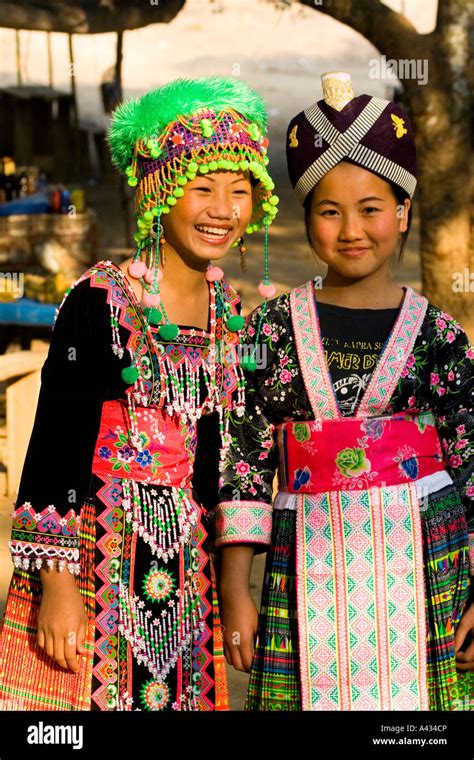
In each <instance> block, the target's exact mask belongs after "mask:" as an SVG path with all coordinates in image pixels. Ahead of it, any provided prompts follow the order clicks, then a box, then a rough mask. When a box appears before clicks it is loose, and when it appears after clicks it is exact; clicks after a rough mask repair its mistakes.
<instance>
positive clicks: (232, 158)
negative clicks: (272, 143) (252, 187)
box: [108, 77, 278, 242]
mask: <svg viewBox="0 0 474 760" xmlns="http://www.w3.org/2000/svg"><path fill="white" fill-rule="evenodd" d="M266 122H267V120H266V109H265V104H264V102H263V100H262V98H261V97H260V96H259V95H258V94H257V93H256V92H254V90H252V89H251V88H250V87H249V86H248V85H247V84H245V83H244V82H242V81H240V80H237V79H226V78H222V77H202V78H199V79H177V80H175V81H173V82H170V83H169V84H166V85H164V86H163V87H159V88H157V89H155V90H151V91H150V92H147V93H145V95H143V96H142V97H141V98H138V99H131V100H128V101H126V102H124V103H122V104H121V105H119V106H118V108H116V110H115V111H114V113H113V115H112V120H111V124H110V127H109V131H108V141H109V145H110V149H111V153H112V161H113V163H114V164H115V165H116V166H117V168H118V169H120V170H121V171H123V172H125V174H126V175H127V177H128V183H129V185H131V186H132V187H136V195H135V208H136V213H137V217H138V232H137V233H136V237H135V239H136V241H137V242H140V241H142V242H143V241H146V240H147V239H148V238H149V236H150V233H151V230H152V227H153V223H154V221H155V217H156V216H158V215H159V214H160V213H161V214H168V213H169V211H170V208H171V207H172V206H173V205H175V203H176V202H177V199H178V198H180V197H181V196H182V195H183V194H184V187H185V186H186V184H187V183H188V181H190V180H192V179H194V178H195V177H196V176H197V174H198V173H201V174H206V173H208V172H210V171H217V170H218V169H225V170H227V171H245V170H249V171H250V172H251V174H252V175H253V177H254V178H255V179H256V180H257V181H258V185H257V196H258V197H257V201H256V203H255V206H254V208H253V212H252V217H251V220H250V224H249V226H248V227H247V232H248V233H251V232H254V231H255V230H258V229H259V228H261V227H262V226H263V225H264V224H265V222H266V223H268V224H270V223H271V221H272V220H273V218H274V216H275V215H276V213H277V204H278V198H277V197H276V196H275V195H273V193H272V190H273V188H274V184H273V181H272V179H271V177H270V175H269V174H268V172H267V169H266V166H267V164H268V158H267V145H268V140H267V138H266V137H265V132H266V127H267V123H266ZM158 201H159V203H158Z"/></svg>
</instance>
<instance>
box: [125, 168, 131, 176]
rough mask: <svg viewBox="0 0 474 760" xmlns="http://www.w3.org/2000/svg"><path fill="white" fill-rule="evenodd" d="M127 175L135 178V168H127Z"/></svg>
mask: <svg viewBox="0 0 474 760" xmlns="http://www.w3.org/2000/svg"><path fill="white" fill-rule="evenodd" d="M125 174H126V176H127V177H132V176H133V168H132V167H131V166H127V168H126V169H125Z"/></svg>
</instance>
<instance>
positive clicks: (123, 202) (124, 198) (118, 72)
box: [114, 32, 132, 246]
mask: <svg viewBox="0 0 474 760" xmlns="http://www.w3.org/2000/svg"><path fill="white" fill-rule="evenodd" d="M122 61H123V32H117V47H116V55H115V77H114V78H115V85H116V87H117V94H118V101H119V102H120V103H121V102H122V100H123V90H122ZM119 192H120V207H121V209H122V215H123V223H124V232H125V245H126V246H130V245H131V237H132V231H131V229H130V217H129V213H128V209H129V204H130V199H129V197H128V193H127V183H126V181H125V178H124V177H123V176H122V175H120V182H119Z"/></svg>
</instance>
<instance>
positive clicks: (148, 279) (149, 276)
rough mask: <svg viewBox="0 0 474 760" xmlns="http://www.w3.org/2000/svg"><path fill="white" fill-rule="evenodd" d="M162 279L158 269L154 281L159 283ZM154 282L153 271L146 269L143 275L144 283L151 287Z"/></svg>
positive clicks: (161, 273)
mask: <svg viewBox="0 0 474 760" xmlns="http://www.w3.org/2000/svg"><path fill="white" fill-rule="evenodd" d="M162 279H163V272H162V271H161V269H158V271H157V273H156V281H157V282H161V280H162ZM154 280H155V270H154V269H153V268H150V269H147V270H146V274H145V282H147V283H148V285H151V284H152V283H153V282H154Z"/></svg>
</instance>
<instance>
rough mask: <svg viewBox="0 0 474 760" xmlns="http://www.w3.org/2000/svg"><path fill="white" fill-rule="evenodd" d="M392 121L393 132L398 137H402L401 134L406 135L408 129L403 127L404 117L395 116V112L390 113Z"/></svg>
mask: <svg viewBox="0 0 474 760" xmlns="http://www.w3.org/2000/svg"><path fill="white" fill-rule="evenodd" d="M390 116H391V118H392V121H393V128H394V130H395V134H396V135H397V137H398V138H400V137H403V135H406V134H407V133H408V130H407V129H405V119H402V118H401V117H400V116H395V114H393V113H392V114H390Z"/></svg>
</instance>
